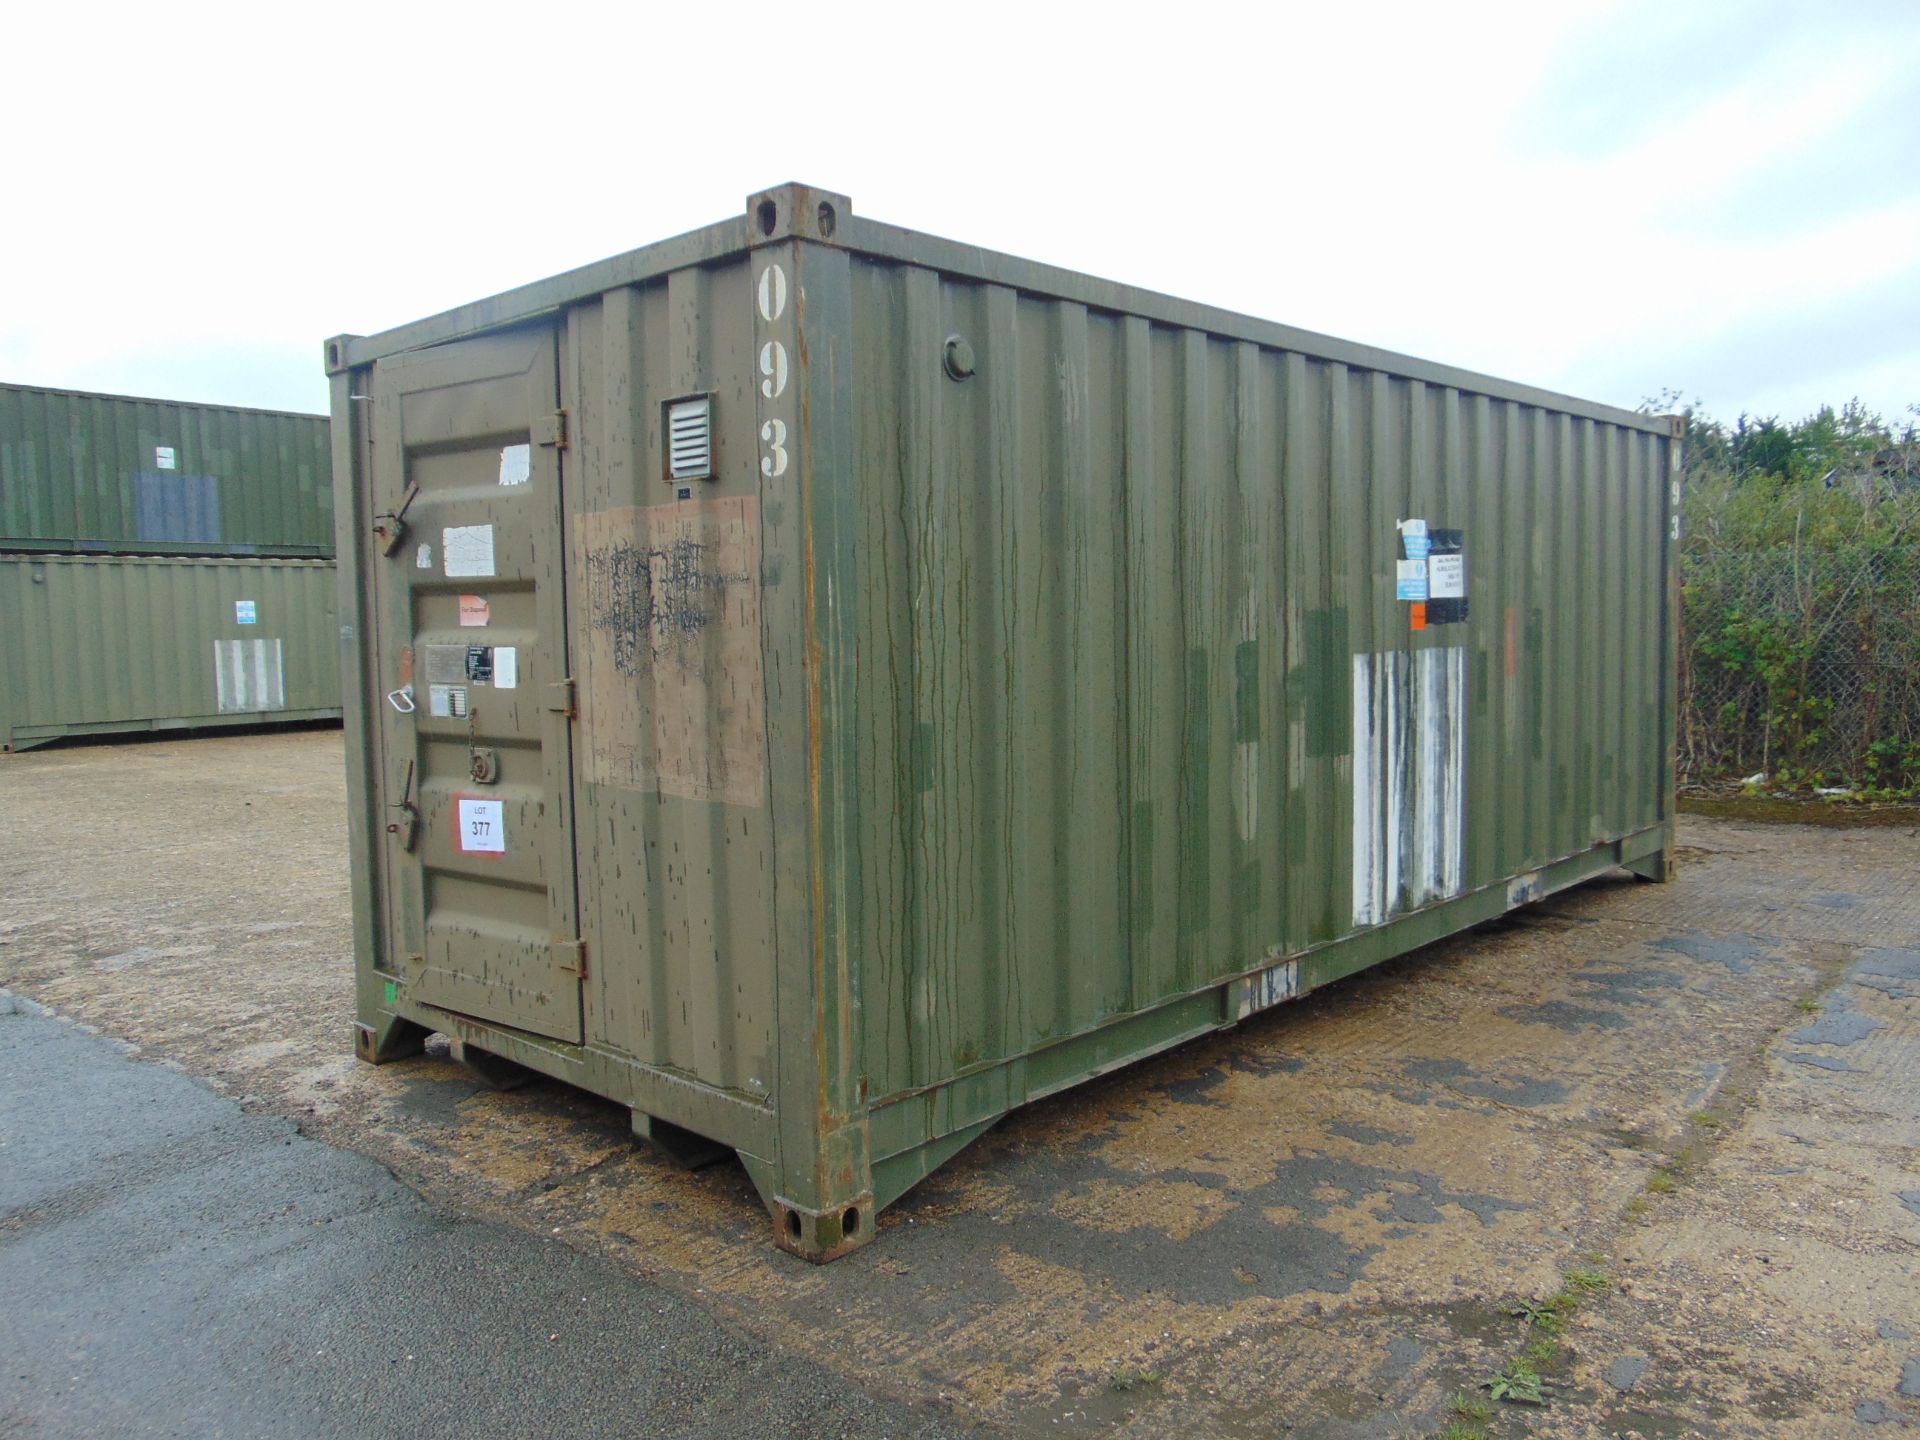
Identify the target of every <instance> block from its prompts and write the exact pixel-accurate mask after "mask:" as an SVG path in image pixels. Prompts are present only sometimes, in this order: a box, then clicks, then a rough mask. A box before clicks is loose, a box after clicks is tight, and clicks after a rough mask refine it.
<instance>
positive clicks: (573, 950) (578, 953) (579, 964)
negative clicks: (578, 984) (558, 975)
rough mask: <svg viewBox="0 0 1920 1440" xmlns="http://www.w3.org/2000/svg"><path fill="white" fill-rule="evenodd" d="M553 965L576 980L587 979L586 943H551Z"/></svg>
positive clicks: (576, 941)
mask: <svg viewBox="0 0 1920 1440" xmlns="http://www.w3.org/2000/svg"><path fill="white" fill-rule="evenodd" d="M553 957H554V963H555V964H557V965H558V966H559V967H560V968H561V969H562V970H564V971H566V972H567V974H569V975H571V976H573V978H574V979H576V980H584V979H586V978H587V942H586V941H584V940H556V941H554V942H553Z"/></svg>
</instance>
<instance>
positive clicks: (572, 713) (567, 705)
mask: <svg viewBox="0 0 1920 1440" xmlns="http://www.w3.org/2000/svg"><path fill="white" fill-rule="evenodd" d="M547 688H548V689H549V690H558V691H559V692H560V694H559V697H558V698H557V699H554V700H551V701H549V702H548V703H547V709H549V710H553V711H557V712H558V713H560V714H562V715H564V716H566V717H567V718H568V719H569V720H572V719H575V718H576V717H577V716H578V715H579V711H578V710H577V709H576V708H575V706H574V696H573V677H572V676H571V675H569V676H567V678H566V679H564V680H555V681H553V682H552V683H551V684H549V685H548V686H547Z"/></svg>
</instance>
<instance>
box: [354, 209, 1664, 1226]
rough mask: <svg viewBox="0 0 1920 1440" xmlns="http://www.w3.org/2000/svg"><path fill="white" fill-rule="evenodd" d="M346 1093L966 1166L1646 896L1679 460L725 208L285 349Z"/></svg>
mask: <svg viewBox="0 0 1920 1440" xmlns="http://www.w3.org/2000/svg"><path fill="white" fill-rule="evenodd" d="M326 354H327V368H328V370H329V373H330V374H331V376H332V381H333V456H334V466H335V483H336V487H337V503H336V514H337V516H338V520H339V526H340V528H339V536H338V548H339V557H340V563H341V586H342V592H341V598H342V607H343V608H342V616H341V618H342V619H343V620H344V621H347V622H348V623H347V624H346V625H345V626H344V627H343V635H344V636H345V638H346V651H345V657H344V659H345V686H346V707H347V716H348V754H347V764H348V768H349V782H350V784H349V789H350V795H351V807H350V815H351V842H352V848H353V867H352V868H353V885H354V892H353V893H354V939H355V949H356V954H357V961H358V1021H357V1025H356V1037H357V1045H358V1048H359V1053H360V1054H361V1056H362V1057H363V1058H365V1059H368V1060H371V1061H376V1062H378V1061H384V1060H388V1059H393V1058H396V1057H399V1056H401V1055H404V1054H408V1053H411V1052H413V1051H415V1050H417V1049H418V1047H419V1045H420V1042H421V1041H422V1039H423V1038H424V1036H425V1035H426V1033H427V1032H430V1031H438V1032H442V1033H444V1034H446V1035H448V1036H449V1037H451V1038H452V1039H453V1040H454V1041H456V1042H457V1043H458V1044H459V1046H460V1047H461V1049H462V1051H463V1053H464V1054H465V1055H466V1056H467V1057H468V1058H470V1059H476V1060H485V1059H486V1058H488V1057H496V1058H498V1059H500V1060H504V1061H508V1062H513V1063H516V1064H518V1065H521V1066H527V1067H531V1068H532V1069H534V1070H536V1071H540V1072H543V1073H545V1074H548V1075H551V1076H556V1077H558V1078H560V1079H562V1080H565V1081H568V1082H570V1083H572V1084H575V1085H579V1086H583V1087H585V1088H587V1089H589V1090H592V1091H595V1092H597V1093H599V1094H601V1095H604V1096H607V1097H610V1098H612V1099H613V1100H615V1101H617V1102H619V1103H621V1104H624V1105H627V1106H629V1107H631V1109H632V1111H633V1117H634V1125H635V1129H636V1131H638V1132H639V1133H641V1134H643V1135H647V1136H649V1137H651V1138H652V1139H654V1140H656V1141H658V1142H660V1143H661V1144H663V1145H664V1146H666V1147H667V1148H668V1149H669V1150H671V1151H674V1152H676V1153H679V1154H682V1155H687V1156H692V1155H695V1154H697V1153H699V1152H700V1151H701V1150H702V1149H703V1148H704V1149H709V1150H711V1149H713V1148H714V1147H725V1148H730V1149H732V1150H735V1151H737V1152H738V1154H739V1156H740V1158H741V1160H742V1162H743V1163H744V1165H745V1167H746V1170H747V1173H748V1174H749V1175H750V1176H751V1177H752V1179H753V1182H754V1184H755V1185H756V1187H757V1188H758V1189H759V1192H760V1194H761V1196H762V1198H763V1199H764V1200H765V1202H766V1204H767V1207H768V1209H769V1210H770V1212H771V1213H772V1216H773V1220H774V1225H773V1234H774V1238H775V1239H776V1241H777V1242H778V1243H779V1244H781V1245H782V1246H784V1247H786V1248H788V1249H790V1250H793V1251H796V1252H798V1253H800V1254H802V1255H806V1256H808V1257H810V1258H813V1259H827V1258H831V1257H833V1256H836V1255H839V1254H842V1253H844V1252H845V1251H846V1250H847V1249H849V1248H850V1247H852V1246H856V1245H859V1244H861V1243H863V1242H865V1241H866V1240H868V1239H869V1238H870V1237H871V1236H872V1235H873V1233H874V1229H875V1219H876V1213H877V1212H878V1211H879V1210H881V1209H882V1208H884V1207H885V1206H886V1205H887V1204H889V1203H890V1202H892V1201H893V1200H894V1199H896V1198H897V1197H898V1196H900V1195H901V1194H902V1193H904V1192H905V1191H906V1190H907V1189H908V1188H909V1187H910V1186H912V1185H913V1184H914V1183H915V1182H916V1181H918V1180H919V1179H921V1178H922V1177H924V1176H925V1175H927V1174H928V1173H929V1172H930V1171H931V1170H933V1169H934V1168H935V1167H937V1166H938V1165H940V1164H941V1163H942V1162H943V1161H945V1160H946V1159H948V1158H949V1157H951V1156H952V1155H953V1154H954V1153H955V1152H956V1151H958V1150H959V1149H960V1148H961V1147H963V1146H964V1145H966V1144H967V1143H968V1142H969V1141H971V1140H972V1139H974V1138H975V1137H977V1136H978V1135H980V1134H981V1133H982V1132H983V1131H984V1130H985V1129H986V1128H987V1127H988V1126H989V1125H991V1124H992V1123H993V1122H994V1121H995V1120H996V1119H997V1118H999V1117H1000V1116H1002V1115H1004V1114H1006V1113H1007V1112H1008V1111H1010V1110H1012V1109H1014V1108H1016V1107H1018V1106H1020V1105H1023V1104H1026V1103H1028V1102H1029V1101H1032V1100H1034V1099H1037V1098H1039V1097H1041V1096H1044V1095H1048V1094H1052V1093H1054V1092H1056V1091H1059V1090H1062V1089H1065V1088H1067V1087H1069V1086H1072V1085H1075V1084H1078V1083H1080V1082H1081V1081H1084V1080H1087V1079H1089V1078H1091V1077H1093V1076H1095V1075H1099V1074H1102V1073H1104V1072H1106V1071H1109V1070H1111V1069H1114V1068H1115V1067H1118V1066H1121V1065H1126V1064H1129V1063H1131V1062H1133V1061H1135V1060H1138V1059H1140V1058H1142V1057H1143V1056H1147V1055H1150V1054H1153V1053H1154V1052H1156V1051H1160V1050H1163V1049H1166V1048H1167V1047H1169V1046H1172V1045H1177V1044H1179V1043H1180V1042H1182V1041H1184V1040H1187V1039H1189V1038H1192V1037H1194V1036H1197V1035H1201V1034H1204V1033H1206V1032H1208V1031H1212V1030H1216V1029H1220V1028H1222V1027H1225V1026H1230V1025H1233V1024H1235V1023H1237V1022H1239V1021H1241V1020H1243V1019H1245V1018H1246V1017H1247V1016H1249V1015H1251V1014H1253V1013H1255V1012H1257V1011H1260V1010H1263V1009H1266V1008H1267V1007H1269V1006H1273V1005H1276V1004H1279V1003H1281V1002H1283V1001H1286V1000H1289V999H1291V998H1294V997H1296V996H1298V995H1301V994H1304V993H1305V992H1306V991H1308V990H1310V989H1312V988H1313V987H1315V986H1317V985H1321V984H1324V983H1326V982H1328V981H1331V980H1334V979H1337V978H1339V977H1340V976H1343V975H1346V974H1349V973H1351V972H1353V971H1355V970H1358V969H1360V968H1362V967H1364V966H1368V965H1372V964H1375V963H1377V962H1379V961H1382V960H1385V959H1388V958H1390V957H1392V956H1395V955H1398V954H1402V953H1404V952H1406V951H1409V950H1412V949H1414V948H1416V947H1418V946H1421V945H1424V944H1427V943H1428V942H1430V941H1433V940H1436V939H1438V938H1440V937H1442V936H1444V935H1447V934H1449V933H1452V932H1455V931H1458V930H1460V929H1463V928H1464V927H1467V926H1470V925H1473V924H1475V923H1478V922H1480V921H1484V920H1486V919H1489V918H1491V917H1493V916H1496V915H1499V914H1501V913H1502V912H1504V911H1506V910H1508V909H1509V908H1511V907H1513V906H1516V905H1520V904H1524V903H1526V902H1528V901H1530V900H1533V899H1536V898H1538V897H1540V896H1542V895H1545V894H1548V893H1550V892H1552V891H1554V890H1557V889H1560V888H1563V887H1565V886H1567V885H1571V884H1575V883H1577V882H1579V881H1582V880H1585V879H1588V878H1590V877H1592V876H1595V875H1597V874H1599V873H1601V872H1603V871H1605V870H1608V869H1610V868H1612V867H1615V866H1620V865H1625V866H1627V867H1629V868H1630V869H1632V870H1635V871H1637V872H1638V873H1640V874H1642V875H1645V876H1647V877H1649V878H1664V877H1665V876H1666V874H1667V873H1668V871H1669V868H1670V865H1671V858H1672V845H1673V766H1672V753H1673V713H1674V689H1673V675H1674V643H1675V637H1674V615H1675V606H1676V590H1675V569H1674V560H1675V553H1676V550H1677V546H1676V545H1675V544H1674V540H1675V538H1676V535H1675V527H1676V525H1677V519H1676V516H1677V501H1678V494H1677V477H1678V473H1679V472H1678V468H1677V459H1678V426H1677V422H1674V421H1671V420H1669V419H1667V418H1656V417H1650V416H1646V415H1640V414H1636V413H1633V412H1629V411H1624V410H1617V409H1612V408H1609V407H1605V406H1600V405H1594V404H1589V403H1585V402H1581V401H1577V400H1573V399H1569V398H1567V397H1564V396H1560V395H1554V394H1549V393H1546V392H1544V391H1539V390H1534V389H1530V388H1527V387H1524V386H1520V385H1514V384H1510V383H1507V382H1503V381H1499V380H1493V379H1489V378H1487V377H1484V376H1480V375H1474V374H1469V373H1466V372H1463V371H1458V370H1453V369H1449V368H1446V367H1444V366H1440V365H1435V364H1431V363H1428V362H1424V361H1419V360H1413V359H1409V358H1406V357H1403V356H1398V355H1392V354H1388V353H1386V352H1383V351H1379V350H1374V349H1371V348H1368V347H1365V346H1361V345H1356V344H1351V343H1347V342H1344V341H1339V340H1333V339H1330V338H1328V337H1325V336H1320V335H1314V334H1309V333H1307V332H1304V331H1299V330H1294V329H1291V328H1288V327H1286V326H1281V325H1275V324H1269V323H1266V322H1262V321H1257V320H1252V319H1247V318H1244V317H1241V316H1237V315H1232V314H1228V313H1226V312H1223V311H1219V310H1214V309H1209V308H1206V307H1203V306H1200V305H1194V304H1189V303H1186V302H1182V301H1178V300H1173V299H1169V298H1166V297H1164V296H1159V295H1154V294H1149V293H1146V292H1143V291H1139V290H1134V289H1130V288H1128V287H1125V286H1121V285H1117V284H1112V283H1109V282H1106V281H1100V280H1095V279H1091V278H1088V277H1085V276H1082V275H1077V274H1072V273H1068V272H1066V271H1062V270H1056V269H1051V268H1048V267H1045V266H1041V265H1036V264H1032V263H1029V262H1026V261H1022V260H1017V259H1013V258H1010V257H1007V256H1004V255H997V254H992V253H990V252H986V251H982V250H978V249H975V248H973V247H970V246H965V245H959V244H955V243H951V242H948V241H945V240H940V239H935V238H933V237H929V236H925V235H919V234H915V233H912V232H910V231H906V230H901V229H897V228H895V227H892V226H888V225H883V224H879V223H877V222H874V221H870V220H866V219H864V218H860V217H856V216H855V215H854V214H853V213H852V208H851V206H850V205H849V203H848V201H847V199H846V197H844V196H841V195H837V194H833V193H831V192H828V191H822V190H816V189H811V188H808V187H805V186H799V185H789V186H784V187H781V188H779V189H776V190H772V191H768V192H765V193H764V194H761V195H756V196H754V197H752V198H751V199H750V200H749V202H748V206H747V211H746V214H745V215H743V216H741V217H738V218H736V219H733V220H730V221H726V222H723V223H721V224H717V225H714V226H710V227H708V228H706V229H702V230H698V231H694V232H692V233H690V234H687V235H683V236H680V237H679V238H677V239H673V240H668V241H665V242H663V243H661V244H658V245H654V246H651V247H649V248H646V249H642V250H637V251H634V252H632V253H630V254H626V255H622V256H619V257H617V258H614V259H611V260H607V261H603V262H601V263H599V264H595V265H590V266H587V267H585V268H583V269H580V270H576V271H572V272H570V273H568V274H566V275H562V276H559V277H556V278H554V279H551V280H547V281H543V282H541V283H538V284H535V285H530V286H527V287H525V288H523V289H520V290H515V291H511V292H508V293H506V294H503V295H500V296H496V297H494V298H492V299H489V300H484V301H480V302H477V303H475V304H473V305H470V306H466V307H464V308H462V309H459V310H455V311H450V312H448V313H447V314H444V315H441V316H438V317H436V318H433V319H429V320H425V321H421V322H419V323H417V324H414V325H409V326H405V327H402V328H400V329H398V330H394V331H391V332H389V333H387V334H385V335H381V336H376V337H372V338H360V337H352V336H343V337H340V338H338V339H335V340H333V341H330V342H329V343H328V345H327V347H326Z"/></svg>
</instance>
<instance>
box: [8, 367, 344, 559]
mask: <svg viewBox="0 0 1920 1440" xmlns="http://www.w3.org/2000/svg"><path fill="white" fill-rule="evenodd" d="M0 550H48V551H86V552H100V553H113V554H142V555H159V554H164V555H314V556H331V555H332V554H333V487H332V484H331V471H330V469H329V466H328V460H327V420H326V417H325V416H324V415H289V414H283V413H280V412H278V411H272V410H241V409H236V408H234V407H232V406H227V405H188V404H181V403H179V402H176V401H172V400H137V399H131V398H128V397H126V396H122V395H88V394H82V393H80V392H78V391H72V390H40V389H34V388H31V387H29V386H24V385H0Z"/></svg>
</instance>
